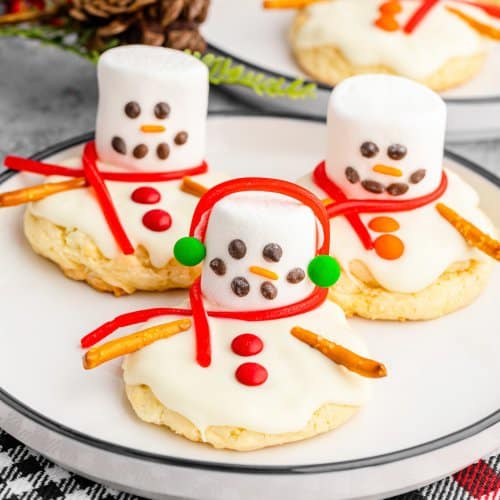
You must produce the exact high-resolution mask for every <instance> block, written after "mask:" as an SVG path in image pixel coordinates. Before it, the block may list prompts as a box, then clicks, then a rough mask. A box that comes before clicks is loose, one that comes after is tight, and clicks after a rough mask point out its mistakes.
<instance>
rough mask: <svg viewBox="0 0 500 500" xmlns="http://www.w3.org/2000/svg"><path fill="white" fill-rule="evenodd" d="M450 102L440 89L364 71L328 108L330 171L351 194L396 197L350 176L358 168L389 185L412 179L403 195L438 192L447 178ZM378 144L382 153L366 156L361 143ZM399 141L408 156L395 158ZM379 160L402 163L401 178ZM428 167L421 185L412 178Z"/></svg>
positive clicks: (341, 88)
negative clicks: (349, 171)
mask: <svg viewBox="0 0 500 500" xmlns="http://www.w3.org/2000/svg"><path fill="white" fill-rule="evenodd" d="M445 129H446V105H445V103H444V102H443V100H442V99H441V97H439V96H438V95H437V94H436V93H435V92H433V91H432V90H430V89H428V88H427V87H425V86H424V85H421V84H419V83H416V82H414V81H412V80H408V79H406V78H402V77H397V76H390V75H360V76H355V77H352V78H348V79H346V80H344V81H343V82H342V83H340V84H339V85H338V86H337V87H336V88H335V89H334V90H333V92H332V94H331V97H330V100H329V103H328V112H327V134H328V136H327V137H328V139H327V141H328V142H327V153H326V170H327V173H328V176H329V177H330V178H331V179H332V180H333V181H335V182H336V183H337V184H338V185H339V186H340V187H341V188H342V189H343V191H344V192H345V193H346V195H348V196H349V197H351V198H373V199H392V200H394V199H395V197H394V196H391V195H390V194H388V193H387V192H384V193H382V194H373V193H370V192H368V191H366V190H365V189H364V188H363V186H362V185H361V182H358V183H355V184H352V183H351V182H349V181H348V180H347V179H346V175H345V170H346V167H353V168H355V169H356V171H357V172H358V173H359V175H360V177H361V180H374V181H377V182H380V183H382V184H383V185H384V186H385V187H387V186H388V185H390V184H391V183H400V182H404V183H407V184H408V185H409V186H410V188H409V189H408V191H407V192H406V194H404V195H401V196H398V197H397V199H404V198H415V197H417V196H422V195H424V194H427V193H430V192H432V191H434V190H435V189H436V188H437V187H438V186H439V183H440V181H441V175H442V163H443V149H444V136H445ZM365 141H371V142H373V143H375V144H376V145H377V147H378V149H379V152H378V154H376V155H375V156H373V157H371V158H366V157H364V156H363V155H362V154H361V151H360V147H361V145H362V144H363V143H364V142H365ZM393 144H401V145H403V146H405V147H406V149H407V153H406V156H405V157H404V158H402V159H400V160H394V159H391V158H390V157H389V156H388V154H387V152H388V148H389V147H390V146H391V145H393ZM377 165H385V166H389V167H393V168H397V169H399V170H400V171H401V172H402V174H403V175H402V176H401V177H394V176H392V175H387V174H383V173H378V172H374V171H373V168H376V166H377ZM419 169H425V170H426V175H425V177H424V179H423V180H422V181H421V182H419V183H418V184H412V183H410V182H409V178H410V176H411V174H412V173H414V172H415V171H417V170H419Z"/></svg>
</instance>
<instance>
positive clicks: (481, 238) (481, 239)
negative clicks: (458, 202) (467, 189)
mask: <svg viewBox="0 0 500 500" xmlns="http://www.w3.org/2000/svg"><path fill="white" fill-rule="evenodd" d="M436 209H437V211H438V212H439V214H440V215H441V216H442V217H444V218H445V219H446V220H447V221H448V222H449V223H450V224H451V225H452V226H453V227H454V228H455V229H456V230H457V231H458V232H459V233H460V234H461V235H462V236H463V238H464V240H465V241H466V242H467V243H468V244H469V245H470V246H473V247H475V248H477V249H478V250H481V251H482V252H484V253H485V254H487V255H489V256H490V257H493V258H494V259H495V260H500V241H498V240H495V239H494V238H492V237H491V236H488V235H487V234H486V233H484V232H483V231H481V229H479V228H478V227H477V226H475V225H474V224H472V222H469V221H468V220H467V219H464V218H463V217H461V216H460V215H458V214H457V212H455V210H453V209H451V208H450V207H448V206H447V205H445V204H444V203H438V204H437V205H436Z"/></svg>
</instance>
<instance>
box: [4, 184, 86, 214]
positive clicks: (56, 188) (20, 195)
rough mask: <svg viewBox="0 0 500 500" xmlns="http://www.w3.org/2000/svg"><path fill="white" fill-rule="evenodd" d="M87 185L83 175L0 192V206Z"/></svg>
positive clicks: (37, 199)
mask: <svg viewBox="0 0 500 500" xmlns="http://www.w3.org/2000/svg"><path fill="white" fill-rule="evenodd" d="M86 185H87V181H86V180H85V178H83V177H77V178H76V179H71V180H69V181H62V182H49V183H47V184H38V185H36V186H31V187H27V188H23V189H17V190H16V191H9V192H7V193H2V194H0V207H14V206H16V205H22V204H24V203H29V202H30V201H39V200H43V199H44V198H47V196H51V195H53V194H56V193H62V192H63V191H69V190H70V189H77V188H81V187H84V186H86Z"/></svg>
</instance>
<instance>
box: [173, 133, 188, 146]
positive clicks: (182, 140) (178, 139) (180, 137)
mask: <svg viewBox="0 0 500 500" xmlns="http://www.w3.org/2000/svg"><path fill="white" fill-rule="evenodd" d="M187 140H188V133H187V132H184V131H182V132H178V133H177V134H176V135H175V137H174V142H175V144H177V146H182V145H183V144H186V142H187Z"/></svg>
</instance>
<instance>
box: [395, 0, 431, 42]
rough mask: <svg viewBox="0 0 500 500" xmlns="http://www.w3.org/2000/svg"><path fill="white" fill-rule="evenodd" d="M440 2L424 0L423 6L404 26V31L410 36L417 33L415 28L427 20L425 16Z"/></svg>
mask: <svg viewBox="0 0 500 500" xmlns="http://www.w3.org/2000/svg"><path fill="white" fill-rule="evenodd" d="M439 1H440V0H423V1H422V5H420V7H419V8H418V9H417V10H416V11H415V12H414V14H413V16H411V17H410V19H408V22H407V23H406V24H405V25H404V27H403V31H404V32H405V33H406V34H407V35H410V34H411V33H413V31H415V28H416V27H417V26H418V25H419V24H420V23H421V22H422V21H423V20H424V19H425V16H426V15H427V14H428V13H429V12H430V10H431V9H432V8H433V7H434V6H435V5H437V4H438V3H439Z"/></svg>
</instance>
